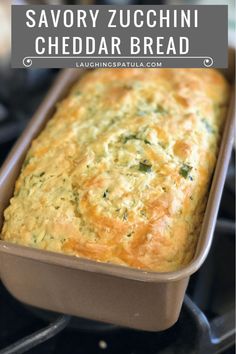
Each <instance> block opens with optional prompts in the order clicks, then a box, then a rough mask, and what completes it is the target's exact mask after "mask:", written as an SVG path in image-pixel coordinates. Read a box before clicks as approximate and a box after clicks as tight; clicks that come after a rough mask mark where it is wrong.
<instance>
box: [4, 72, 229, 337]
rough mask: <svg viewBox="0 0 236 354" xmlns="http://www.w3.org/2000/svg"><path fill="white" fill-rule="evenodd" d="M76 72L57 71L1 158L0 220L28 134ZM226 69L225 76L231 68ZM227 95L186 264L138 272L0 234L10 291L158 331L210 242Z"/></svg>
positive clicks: (223, 159)
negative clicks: (16, 241) (192, 254)
mask: <svg viewBox="0 0 236 354" xmlns="http://www.w3.org/2000/svg"><path fill="white" fill-rule="evenodd" d="M104 70H105V69H104ZM82 74H83V71H81V70H75V69H69V70H65V71H63V72H61V74H60V75H59V77H58V79H57V80H56V82H55V84H54V85H53V87H52V89H51V90H50V92H49V94H48V95H47V97H46V99H45V100H44V102H43V103H42V105H41V106H40V108H39V109H38V111H37V112H36V114H35V115H34V117H33V119H32V120H31V122H30V124H29V126H28V127H27V129H26V130H25V132H24V133H23V135H22V136H21V137H20V139H19V140H18V142H17V143H16V145H15V146H14V148H13V150H12V151H11V153H10V155H9V156H8V158H7V160H6V162H5V163H4V165H3V167H2V169H1V173H0V216H1V220H0V227H1V224H2V219H3V210H4V209H5V207H6V206H7V205H8V204H9V199H10V197H11V196H12V193H13V189H14V184H15V181H16V178H17V176H18V174H19V172H20V169H21V164H22V162H23V160H24V156H25V153H26V151H27V149H28V147H29V145H30V143H31V141H32V139H33V138H34V137H35V136H37V134H38V133H39V132H40V131H41V130H42V128H43V126H44V125H45V123H46V121H47V120H48V119H49V118H50V117H51V115H52V113H53V111H54V107H55V103H56V102H57V101H58V100H60V99H61V98H62V97H63V96H64V95H65V93H66V92H67V91H68V89H69V87H70V86H71V84H72V82H73V81H75V80H76V79H78V77H79V76H80V75H82ZM227 74H228V77H230V78H231V81H232V82H233V80H234V77H233V74H232V71H231V68H230V70H229V71H228V72H227ZM233 103H234V100H233V95H232V102H231V107H230V109H229V113H228V118H227V121H226V124H225V128H224V133H223V137H222V142H221V148H220V153H219V157H218V162H217V166H216V169H215V174H214V178H213V181H212V186H211V191H210V195H209V200H208V204H207V208H206V212H205V217H204V221H203V225H202V229H201V235H200V237H199V242H198V246H197V250H196V254H195V257H194V259H193V261H192V262H191V263H190V264H189V265H188V266H187V267H185V268H184V269H182V270H179V271H177V272H171V273H157V272H146V271H141V270H137V269H131V268H128V267H123V266H118V265H111V264H103V263H99V262H95V261H90V260H87V259H82V258H76V257H73V256H67V255H63V254H59V253H58V254H57V253H52V252H48V251H42V250H37V249H33V248H28V247H22V246H18V245H13V244H11V243H7V242H3V241H0V275H1V278H2V281H3V283H4V284H5V286H6V287H7V289H8V290H9V291H10V292H11V294H12V295H14V296H15V297H16V298H17V299H19V300H20V301H22V302H24V303H27V304H30V305H33V306H37V307H40V308H44V309H49V310H52V311H56V312H61V313H66V314H71V315H74V316H79V317H85V318H89V319H93V320H99V321H103V322H108V323H113V324H117V325H120V326H127V327H131V328H136V329H141V330H149V331H161V330H164V329H166V328H168V327H170V326H171V325H173V324H174V323H175V322H176V320H177V319H178V316H179V312H180V309H181V305H182V302H183V298H184V294H185V290H186V287H187V284H188V280H189V277H190V275H191V274H193V273H194V272H195V271H196V270H197V269H198V268H199V267H200V266H201V265H202V263H203V261H204V260H205V258H206V256H207V254H208V251H209V248H210V246H211V241H212V235H213V231H214V227H215V221H216V217H217V212H218V207H219V203H220V198H221V194H222V189H223V185H224V181H225V176H226V172H227V166H228V162H229V159H230V154H231V147H232V141H233V127H234V111H233Z"/></svg>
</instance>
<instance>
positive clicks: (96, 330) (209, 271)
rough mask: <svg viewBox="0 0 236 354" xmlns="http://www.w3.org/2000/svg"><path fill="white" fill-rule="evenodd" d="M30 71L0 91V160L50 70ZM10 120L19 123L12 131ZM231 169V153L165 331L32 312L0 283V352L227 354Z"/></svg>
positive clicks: (230, 345)
mask: <svg viewBox="0 0 236 354" xmlns="http://www.w3.org/2000/svg"><path fill="white" fill-rule="evenodd" d="M38 74H39V73H37V72H35V73H34V75H33V74H32V73H31V74H30V75H31V76H30V77H31V81H30V85H31V86H29V85H28V86H27V89H25V90H24V93H22V94H21V100H16V103H15V104H14V102H13V103H12V102H11V104H8V103H7V102H8V101H7V99H6V95H5V96H4V97H3V96H2V95H1V91H0V107H1V105H2V106H4V108H3V111H2V112H3V113H4V112H5V113H4V114H5V118H4V120H2V122H1V120H0V165H1V163H2V162H3V160H4V158H5V157H6V155H7V153H8V152H9V149H10V148H11V146H12V144H13V143H14V140H15V138H16V137H17V135H18V134H19V133H20V131H21V130H22V129H23V127H24V126H25V124H26V123H27V121H28V118H29V117H30V116H31V115H32V113H33V111H34V110H35V108H36V106H37V104H38V103H39V101H40V100H41V99H42V97H43V95H44V93H45V92H46V91H47V88H48V86H49V84H50V83H51V81H52V80H53V78H54V75H55V71H48V70H47V71H45V72H44V80H43V82H42V81H41V80H38V76H37V75H38ZM41 74H42V73H40V75H41ZM45 77H46V78H48V79H46V80H45ZM26 78H27V76H26ZM34 79H35V81H34ZM8 82H9V81H8ZM39 82H40V85H39ZM24 95H25V96H24ZM29 95H30V99H29ZM31 96H32V100H31ZM4 110H5V111H4ZM0 113H1V112H0ZM3 113H2V114H3ZM7 114H8V118H7ZM13 116H15V117H17V119H15V120H14V119H11V118H10V117H13ZM15 121H17V122H18V123H19V122H20V123H19V124H18V123H17V124H16V125H17V128H15V130H14V129H13V130H12V127H13V125H15ZM3 122H4V123H3ZM16 125H15V127H16ZM234 166H235V158H234V155H233V156H232V160H231V164H230V167H229V171H228V177H227V181H226V184H225V188H224V193H223V197H222V202H221V208H220V212H219V217H218V221H217V226H216V230H215V235H214V242H213V246H212V248H211V251H210V254H209V256H208V258H207V260H206V262H205V263H204V265H203V266H202V268H201V269H200V270H199V271H198V272H197V273H196V274H194V275H193V276H192V277H191V279H190V283H189V286H188V289H187V295H186V297H185V301H184V305H183V308H182V311H181V314H180V318H179V320H178V322H177V323H176V324H175V325H174V326H173V327H172V328H170V329H168V330H166V331H163V332H159V333H149V332H142V331H134V330H130V329H126V328H120V327H116V326H112V325H107V324H102V323H97V322H93V321H88V320H83V319H78V318H73V317H69V316H63V315H60V314H55V313H51V312H48V311H43V310H40V309H35V308H32V307H29V306H26V305H23V304H22V303H20V302H18V301H17V300H16V299H14V298H13V297H12V296H11V295H10V294H9V293H8V291H7V290H6V289H5V287H4V286H3V285H2V284H1V283H0V354H13V353H16V354H20V353H24V352H26V351H27V352H28V353H29V354H41V353H42V354H45V353H46V354H99V353H105V354H218V353H224V354H233V353H234V352H235V349H234V333H235V324H234V296H235V294H234V279H235V274H234V259H235V238H234V234H235V224H234V214H235V213H234V200H235V189H234V170H235V169H234ZM157 321H158V318H157Z"/></svg>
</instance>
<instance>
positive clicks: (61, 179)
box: [2, 69, 229, 272]
mask: <svg viewBox="0 0 236 354" xmlns="http://www.w3.org/2000/svg"><path fill="white" fill-rule="evenodd" d="M228 97H229V87H228V84H227V83H226V81H225V79H224V78H223V77H222V76H221V75H220V74H219V73H218V72H217V71H215V70H212V69H105V70H104V69H103V70H102V69H100V70H95V71H92V72H89V73H87V74H86V75H84V77H83V78H82V79H81V80H79V81H78V82H77V83H76V84H75V85H74V87H73V88H72V90H71V92H70V94H69V95H68V96H67V98H65V99H64V100H63V101H62V102H61V103H60V104H59V105H58V108H57V111H56V113H55V114H54V116H53V117H52V119H51V120H50V121H49V122H48V124H47V126H46V128H45V129H44V130H43V131H42V133H41V134H40V135H39V136H38V137H37V138H36V139H35V140H34V141H33V143H32V146H31V148H30V149H29V152H28V154H27V157H26V159H25V163H24V165H23V167H22V171H21V174H20V176H19V178H18V180H17V182H16V187H15V192H14V196H13V198H12V199H11V202H10V206H9V207H8V208H7V209H6V210H5V223H4V226H3V231H2V233H3V239H4V240H7V241H10V242H14V243H19V244H23V245H26V246H31V247H36V248H41V249H45V250H50V251H58V252H63V253H67V254H71V255H76V256H78V257H86V258H90V259H95V260H97V261H101V262H111V263H116V264H121V265H125V266H130V267H136V268H141V269H146V270H153V271H160V272H165V271H174V270H177V269H180V268H181V267H183V266H184V265H186V264H187V263H189V262H190V261H191V259H192V257H193V255H194V251H195V247H196V242H197V239H198V235H199V231H200V227H201V223H202V219H203V214H204V210H205V205H206V198H207V194H208V191H209V183H210V180H211V176H212V173H213V169H214V166H215V162H216V157H217V151H218V143H219V138H220V134H221V130H222V125H223V122H224V118H225V115H226V110H227V103H228Z"/></svg>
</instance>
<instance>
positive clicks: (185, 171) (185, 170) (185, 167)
mask: <svg viewBox="0 0 236 354" xmlns="http://www.w3.org/2000/svg"><path fill="white" fill-rule="evenodd" d="M191 170H192V167H191V166H189V165H187V164H183V166H181V167H180V170H179V174H180V175H181V176H182V177H184V178H188V176H189V173H190V171H191Z"/></svg>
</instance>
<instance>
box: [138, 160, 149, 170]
mask: <svg viewBox="0 0 236 354" xmlns="http://www.w3.org/2000/svg"><path fill="white" fill-rule="evenodd" d="M138 169H139V171H141V172H145V173H146V172H151V171H152V165H151V164H150V162H148V161H147V160H144V161H143V162H139V168H138Z"/></svg>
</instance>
